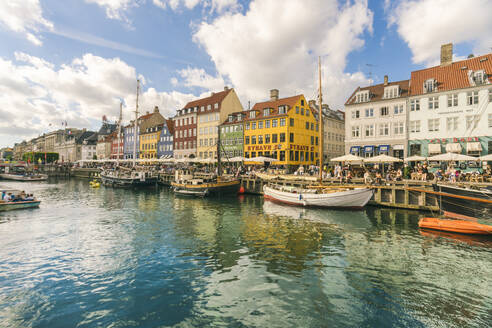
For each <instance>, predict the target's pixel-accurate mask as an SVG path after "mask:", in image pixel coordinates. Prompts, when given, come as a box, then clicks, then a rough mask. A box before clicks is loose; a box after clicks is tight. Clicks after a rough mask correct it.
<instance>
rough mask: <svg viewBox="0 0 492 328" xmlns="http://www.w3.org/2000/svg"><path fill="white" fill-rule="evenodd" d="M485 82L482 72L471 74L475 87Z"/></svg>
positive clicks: (483, 72)
mask: <svg viewBox="0 0 492 328" xmlns="http://www.w3.org/2000/svg"><path fill="white" fill-rule="evenodd" d="M486 81H487V79H486V78H485V71H484V70H481V71H476V72H473V82H475V85H480V84H484V83H486Z"/></svg>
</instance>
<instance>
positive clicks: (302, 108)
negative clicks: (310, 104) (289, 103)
mask: <svg viewBox="0 0 492 328" xmlns="http://www.w3.org/2000/svg"><path fill="white" fill-rule="evenodd" d="M301 115H304V107H301Z"/></svg>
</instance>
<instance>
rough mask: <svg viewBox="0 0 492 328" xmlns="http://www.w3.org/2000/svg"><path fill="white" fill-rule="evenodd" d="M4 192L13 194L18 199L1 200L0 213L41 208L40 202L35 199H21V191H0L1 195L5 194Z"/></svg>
mask: <svg viewBox="0 0 492 328" xmlns="http://www.w3.org/2000/svg"><path fill="white" fill-rule="evenodd" d="M4 192H5V193H10V194H13V195H14V196H15V197H16V199H15V200H13V201H3V200H0V212H3V211H10V210H19V209H24V208H31V207H39V204H40V203H41V201H40V200H37V199H36V198H34V197H29V198H25V199H24V198H19V197H20V195H21V192H20V190H0V194H3V193H4Z"/></svg>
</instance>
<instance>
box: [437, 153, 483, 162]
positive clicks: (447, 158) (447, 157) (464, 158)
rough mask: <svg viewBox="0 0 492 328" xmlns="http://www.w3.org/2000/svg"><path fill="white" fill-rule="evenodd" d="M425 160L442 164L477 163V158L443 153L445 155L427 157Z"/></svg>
mask: <svg viewBox="0 0 492 328" xmlns="http://www.w3.org/2000/svg"><path fill="white" fill-rule="evenodd" d="M427 160H429V161H443V162H450V161H477V160H478V158H476V157H472V156H468V155H462V154H456V153H445V154H439V155H436V156H432V157H427Z"/></svg>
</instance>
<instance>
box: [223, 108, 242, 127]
mask: <svg viewBox="0 0 492 328" xmlns="http://www.w3.org/2000/svg"><path fill="white" fill-rule="evenodd" d="M238 114H243V120H241V121H238V120H237V116H238ZM231 115H233V120H232V122H229V116H231ZM245 117H246V111H240V112H234V113H231V114H229V115H228V116H227V118H226V120H225V122H224V123H222V125H229V124H237V123H239V122H241V123H242V122H243V121H244V118H245Z"/></svg>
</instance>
